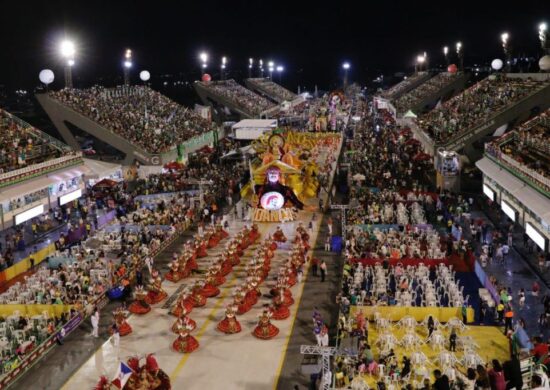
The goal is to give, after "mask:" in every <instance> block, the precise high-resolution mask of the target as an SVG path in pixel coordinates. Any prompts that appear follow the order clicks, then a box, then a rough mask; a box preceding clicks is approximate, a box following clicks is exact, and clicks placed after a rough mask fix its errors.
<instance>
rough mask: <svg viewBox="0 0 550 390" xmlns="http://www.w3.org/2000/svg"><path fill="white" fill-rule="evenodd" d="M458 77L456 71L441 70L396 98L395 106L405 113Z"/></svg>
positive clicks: (398, 110)
mask: <svg viewBox="0 0 550 390" xmlns="http://www.w3.org/2000/svg"><path fill="white" fill-rule="evenodd" d="M457 77H458V74H456V73H448V72H441V73H439V74H437V75H436V76H434V77H432V78H431V79H429V80H428V81H426V82H425V83H422V84H420V85H419V86H418V87H416V88H415V89H413V90H412V91H409V92H407V93H406V94H404V95H402V96H401V97H399V98H398V99H396V100H395V101H394V102H393V105H394V106H395V109H396V110H397V112H399V113H404V112H406V111H407V110H409V109H412V108H413V107H416V106H417V105H418V104H419V103H421V102H422V100H424V99H426V98H427V97H430V96H432V95H434V94H436V93H438V92H439V91H440V90H442V89H443V88H445V87H446V86H447V85H449V84H451V83H452V82H453V81H454V80H456V78H457Z"/></svg>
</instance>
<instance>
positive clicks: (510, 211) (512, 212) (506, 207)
mask: <svg viewBox="0 0 550 390" xmlns="http://www.w3.org/2000/svg"><path fill="white" fill-rule="evenodd" d="M500 208H501V209H502V211H504V214H506V215H507V216H508V218H510V219H511V220H512V221H514V222H516V209H514V208H513V207H512V206H510V204H509V203H508V202H506V201H505V200H503V201H501V202H500Z"/></svg>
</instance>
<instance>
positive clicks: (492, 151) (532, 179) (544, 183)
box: [485, 131, 550, 196]
mask: <svg viewBox="0 0 550 390" xmlns="http://www.w3.org/2000/svg"><path fill="white" fill-rule="evenodd" d="M518 138H519V137H518V134H517V132H515V131H513V132H510V133H508V134H507V135H506V136H504V137H502V138H500V139H499V140H498V141H497V142H498V143H497V142H494V143H488V144H485V155H486V156H487V157H489V158H490V159H491V160H493V161H494V162H495V163H497V164H499V165H501V166H502V167H504V168H507V169H508V170H509V171H511V172H512V173H513V174H515V175H516V176H517V177H519V178H520V179H521V180H523V181H525V182H526V183H527V184H529V185H530V186H531V187H533V188H534V189H536V190H537V191H539V192H541V193H542V194H543V195H545V196H550V178H549V177H547V176H544V175H542V174H540V173H539V172H537V171H535V170H534V169H531V168H529V167H527V166H526V165H524V164H522V163H520V162H519V161H517V160H515V159H514V158H512V157H510V156H508V155H507V154H505V153H502V152H501V151H500V147H501V146H503V145H505V144H507V143H509V142H511V141H514V140H517V139H518Z"/></svg>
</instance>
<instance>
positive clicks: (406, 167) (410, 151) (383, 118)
mask: <svg viewBox="0 0 550 390" xmlns="http://www.w3.org/2000/svg"><path fill="white" fill-rule="evenodd" d="M350 149H351V150H350V152H349V153H348V154H349V157H348V159H349V162H350V163H351V167H352V173H351V174H352V177H353V176H355V175H357V174H360V175H363V176H364V179H363V180H362V184H363V186H365V187H378V188H386V189H393V190H399V189H401V188H413V187H416V183H418V182H419V181H420V179H422V178H424V173H425V172H426V173H428V172H430V171H431V170H432V169H433V164H432V163H431V161H430V158H429V156H426V155H425V154H424V153H423V152H422V149H421V146H420V144H419V143H418V142H417V141H416V140H414V139H412V136H411V133H410V130H408V129H402V130H400V131H397V125H396V124H395V122H394V120H393V119H392V118H391V116H390V115H389V114H387V113H385V112H382V113H381V114H380V116H379V117H378V118H377V119H376V120H374V121H372V122H371V121H369V122H365V123H362V124H361V125H360V126H358V128H357V129H356V131H355V137H354V139H353V141H352V143H351V146H350ZM374 156H375V157H374Z"/></svg>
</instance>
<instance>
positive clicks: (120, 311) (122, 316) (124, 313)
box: [113, 306, 132, 337]
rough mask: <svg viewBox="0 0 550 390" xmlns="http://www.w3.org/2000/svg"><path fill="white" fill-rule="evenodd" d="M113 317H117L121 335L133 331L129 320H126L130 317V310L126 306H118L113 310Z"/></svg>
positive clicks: (116, 320)
mask: <svg viewBox="0 0 550 390" xmlns="http://www.w3.org/2000/svg"><path fill="white" fill-rule="evenodd" d="M113 317H114V318H115V324H116V326H117V328H118V333H119V334H120V336H121V337H122V336H126V335H128V334H130V333H132V327H131V326H130V324H129V323H128V321H126V319H127V318H128V310H126V307H124V306H121V307H117V308H116V309H115V311H113Z"/></svg>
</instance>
